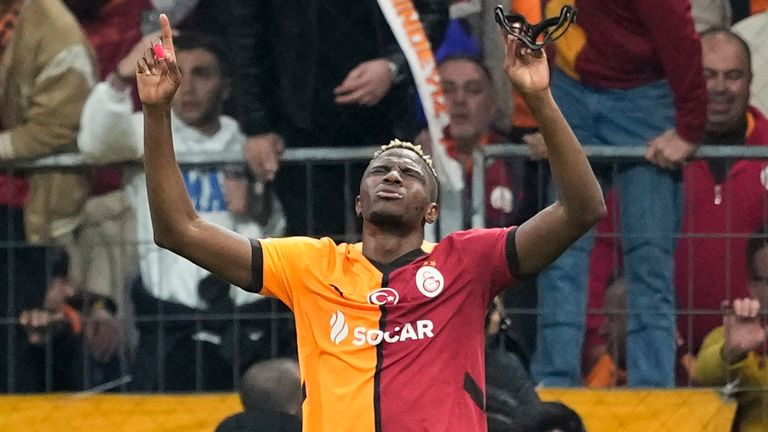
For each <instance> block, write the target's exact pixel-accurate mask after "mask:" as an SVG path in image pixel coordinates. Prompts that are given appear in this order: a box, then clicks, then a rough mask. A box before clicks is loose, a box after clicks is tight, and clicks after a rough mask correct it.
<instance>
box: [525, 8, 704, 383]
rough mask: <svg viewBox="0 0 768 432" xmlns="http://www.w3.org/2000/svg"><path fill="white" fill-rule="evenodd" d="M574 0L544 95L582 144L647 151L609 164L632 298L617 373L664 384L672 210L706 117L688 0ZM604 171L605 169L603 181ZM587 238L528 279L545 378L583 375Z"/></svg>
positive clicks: (669, 377) (671, 321)
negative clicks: (638, 158)
mask: <svg viewBox="0 0 768 432" xmlns="http://www.w3.org/2000/svg"><path fill="white" fill-rule="evenodd" d="M565 3H573V2H569V1H567V0H552V1H550V2H549V3H548V4H547V15H555V14H556V13H557V12H558V11H559V10H560V7H561V6H562V5H563V4H565ZM575 6H576V8H577V9H578V11H579V19H578V23H577V24H576V30H575V31H568V32H567V33H566V34H565V35H564V36H563V37H562V38H561V39H558V40H557V42H556V43H555V47H556V58H555V64H556V67H554V70H553V73H552V90H553V95H554V97H555V99H556V101H557V102H558V104H559V105H560V108H561V110H562V111H563V114H564V116H565V118H566V120H568V122H569V124H570V125H571V127H572V128H573V130H574V133H575V134H576V136H577V137H578V139H579V141H581V142H583V143H584V144H585V145H590V144H592V145H595V144H601V145H611V146H631V147H640V148H643V149H646V159H647V162H649V163H647V162H646V163H644V162H638V163H629V164H622V165H620V166H618V169H617V170H616V172H617V175H618V177H617V178H616V182H617V185H618V193H619V195H620V196H621V197H622V200H621V205H622V209H621V210H622V211H621V217H622V221H621V230H622V231H621V232H622V239H623V244H622V245H623V255H624V270H625V276H626V281H627V285H628V295H629V305H630V316H629V323H628V335H627V338H628V340H627V367H628V374H629V375H628V377H627V381H628V384H629V385H630V386H642V387H666V386H671V385H673V383H674V364H675V359H674V357H675V355H674V353H675V297H674V289H673V265H672V263H673V253H674V250H675V244H676V240H677V233H678V231H679V227H680V214H681V211H682V199H681V195H682V183H681V180H682V176H681V172H680V169H679V168H680V167H681V166H682V164H683V163H685V162H686V160H687V159H688V158H690V157H691V156H692V155H693V153H694V152H695V151H696V148H697V147H696V145H697V144H698V143H699V140H700V138H701V134H702V132H703V129H704V124H705V122H706V102H705V101H706V88H705V83H704V76H703V73H702V70H701V45H700V43H699V41H698V36H697V34H696V32H695V31H694V27H693V20H692V18H691V14H690V2H689V1H688V0H672V1H670V0H651V1H649V0H643V1H638V0H633V1H623V2H613V1H601V0H576V1H575ZM670 40H673V41H675V42H674V43H673V44H672V43H670ZM610 172H611V170H607V172H606V171H604V172H603V177H607V175H605V174H608V173H610ZM611 180H612V179H609V178H604V183H606V182H610V181H611ZM550 189H551V192H552V195H554V194H555V192H556V191H555V190H554V189H553V188H550ZM593 240H594V232H593V231H590V233H588V234H587V235H585V236H584V237H583V238H582V239H580V240H579V241H578V242H576V244H574V246H573V247H571V248H570V249H569V250H568V251H566V252H565V253H564V254H563V255H562V256H561V257H560V258H558V260H557V261H555V262H554V263H553V264H552V265H551V266H550V267H549V268H547V269H546V270H545V271H544V272H543V273H542V274H541V275H540V277H539V280H538V281H539V303H538V304H539V316H538V318H539V326H538V331H537V338H538V343H537V351H536V355H535V357H534V362H533V372H534V377H535V378H536V380H537V381H538V382H540V383H541V384H543V385H545V386H578V385H580V384H581V368H580V361H579V359H580V353H581V347H582V341H583V337H584V321H585V315H586V305H587V278H588V269H589V266H588V263H589V254H590V251H591V249H592V245H593Z"/></svg>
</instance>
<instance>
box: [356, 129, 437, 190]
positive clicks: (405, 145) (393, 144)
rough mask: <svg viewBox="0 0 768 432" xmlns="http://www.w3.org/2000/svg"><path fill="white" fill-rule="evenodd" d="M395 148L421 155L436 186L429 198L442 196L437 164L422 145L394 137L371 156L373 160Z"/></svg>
mask: <svg viewBox="0 0 768 432" xmlns="http://www.w3.org/2000/svg"><path fill="white" fill-rule="evenodd" d="M394 149H405V150H410V151H412V152H414V153H416V155H418V156H419V158H420V159H421V160H422V162H424V164H425V165H426V166H427V168H428V169H429V173H430V174H432V180H434V186H435V187H434V188H433V190H432V193H430V195H429V199H430V200H432V202H437V200H438V197H439V196H440V180H439V178H438V177H437V170H435V166H434V165H433V164H432V157H430V156H429V155H428V154H426V153H424V150H423V149H422V148H421V146H420V145H414V144H413V143H411V142H408V141H400V140H399V139H393V140H392V141H390V142H389V144H385V145H383V146H381V147H380V148H379V149H378V150H376V152H375V153H373V157H372V158H371V161H373V160H374V159H376V158H377V157H379V156H381V154H382V153H384V152H385V151H387V150H394Z"/></svg>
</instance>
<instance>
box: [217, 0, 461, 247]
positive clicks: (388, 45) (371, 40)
mask: <svg viewBox="0 0 768 432" xmlns="http://www.w3.org/2000/svg"><path fill="white" fill-rule="evenodd" d="M414 3H415V6H416V9H417V10H418V12H419V15H420V18H421V21H422V22H423V23H424V25H425V29H426V31H427V34H428V35H429V38H430V42H431V43H432V46H433V47H436V46H439V40H440V38H442V35H443V32H444V30H445V24H446V22H447V18H448V5H447V2H446V1H445V0H418V1H416V2H414ZM232 7H233V10H232V16H233V17H235V19H234V20H233V22H232V31H231V34H230V35H231V40H230V44H229V45H230V49H231V50H232V52H236V53H238V55H237V56H235V59H236V63H237V64H236V66H237V67H236V69H235V70H236V75H235V77H234V78H235V79H234V86H235V92H234V96H235V98H234V99H235V110H236V112H237V115H238V119H239V120H240V123H241V125H242V127H243V130H244V131H245V133H246V134H247V135H248V137H249V138H248V142H247V144H246V151H245V154H246V159H247V160H248V163H249V164H250V166H251V169H252V170H253V171H254V173H256V175H257V176H258V177H260V178H261V179H263V180H272V178H273V177H275V173H276V172H277V170H278V164H279V159H280V154H281V153H282V151H283V149H284V148H285V146H286V145H287V146H288V147H317V146H328V147H344V146H372V145H377V146H379V145H382V144H385V143H387V142H389V140H390V139H391V138H392V137H393V136H399V137H403V136H413V135H414V134H415V132H416V131H414V130H413V129H414V126H413V125H410V120H409V118H410V115H411V110H410V109H409V107H408V100H409V98H408V95H409V93H410V92H411V87H412V86H411V84H410V80H409V79H408V76H409V69H408V65H407V63H406V59H405V56H404V55H403V53H402V52H401V50H400V47H399V46H398V44H397V42H396V40H395V38H394V36H393V34H392V32H391V31H390V29H389V26H388V24H387V22H386V20H385V18H384V16H383V14H382V13H381V11H380V9H379V6H378V4H377V3H376V2H375V1H373V0H362V1H354V2H349V1H339V0H334V1H323V2H320V1H312V2H305V3H302V5H301V9H300V10H295V9H293V8H288V7H285V5H284V4H283V2H282V1H259V2H255V1H252V0H235V1H234V2H233V4H232ZM308 53H311V55H308ZM364 168H365V164H363V163H359V164H353V165H352V168H351V173H350V178H349V179H345V170H344V167H343V166H342V165H339V164H336V165H331V166H328V165H319V166H318V165H316V166H313V168H312V174H311V175H312V179H311V181H312V184H315V185H323V187H316V188H312V189H311V190H307V187H306V186H307V184H308V183H307V178H306V177H307V176H308V175H309V174H308V173H307V172H306V169H305V168H304V167H294V166H286V167H282V168H280V170H281V171H280V173H279V175H278V176H277V178H276V187H277V190H278V194H279V196H280V198H281V199H282V200H283V203H284V204H285V208H286V216H287V217H288V232H289V233H290V234H310V235H315V234H320V235H340V234H354V236H355V237H354V238H355V239H357V238H358V237H357V236H358V231H359V230H358V228H357V226H356V225H355V220H354V212H353V204H354V203H353V200H352V199H351V198H345V197H354V193H353V191H354V187H355V186H356V185H358V184H359V183H360V179H361V177H362V173H363V170H364ZM350 186H351V187H352V189H349V187H350ZM345 191H347V193H345ZM340 210H346V211H345V214H346V217H344V216H341V217H340V216H339V212H340ZM308 212H309V213H311V215H312V217H313V218H312V220H309V219H308V217H307V213H308Z"/></svg>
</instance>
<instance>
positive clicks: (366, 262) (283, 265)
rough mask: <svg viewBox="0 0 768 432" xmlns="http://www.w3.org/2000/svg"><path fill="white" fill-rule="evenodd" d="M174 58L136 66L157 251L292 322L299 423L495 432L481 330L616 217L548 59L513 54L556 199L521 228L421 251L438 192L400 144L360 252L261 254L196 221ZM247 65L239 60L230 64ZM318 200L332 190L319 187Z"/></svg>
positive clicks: (512, 69)
mask: <svg viewBox="0 0 768 432" xmlns="http://www.w3.org/2000/svg"><path fill="white" fill-rule="evenodd" d="M161 24H162V31H163V44H164V51H163V52H161V54H164V55H163V56H162V57H163V58H162V59H159V58H157V57H156V56H154V55H153V53H152V51H148V52H147V54H146V56H145V57H144V58H143V59H141V60H140V61H139V64H138V65H137V75H136V77H137V81H138V88H139V95H140V97H141V101H142V103H143V107H144V117H145V123H144V124H145V129H144V146H145V168H146V176H147V190H148V197H149V204H150V209H151V212H152V224H153V230H154V238H155V241H156V242H157V244H158V245H160V246H162V247H165V248H167V249H169V250H172V251H174V252H175V253H178V254H179V255H182V256H184V257H186V258H188V259H189V260H191V261H193V262H195V263H197V264H198V265H200V266H202V267H204V268H206V269H209V270H210V271H211V272H214V273H216V274H218V275H220V276H221V277H223V278H224V279H226V280H228V281H230V282H231V283H233V284H235V285H238V286H240V287H243V288H244V289H247V290H251V291H256V292H260V293H262V294H265V295H270V296H275V297H277V298H279V299H281V300H282V301H283V302H285V303H286V304H287V305H288V306H289V307H290V308H291V309H292V310H293V311H294V312H295V316H296V327H297V334H298V336H297V337H298V346H299V361H300V368H301V380H302V383H303V384H302V385H303V389H304V394H305V395H306V400H305V401H304V403H303V409H302V413H303V424H304V429H305V430H311V431H344V430H354V431H382V430H383V431H411V430H418V431H423V430H430V431H484V430H485V427H486V426H485V414H484V399H485V398H484V394H483V393H484V391H483V389H484V384H483V382H484V370H483V350H484V333H483V324H484V318H485V311H486V309H487V307H488V305H489V304H490V302H491V300H492V299H493V297H494V296H495V295H496V294H497V293H498V292H499V291H500V290H501V289H503V288H505V287H509V286H512V285H514V283H515V281H516V280H519V279H520V278H523V277H526V276H528V275H533V274H536V273H537V272H539V271H540V270H541V269H542V268H544V267H545V266H546V265H547V264H549V263H550V262H552V260H554V259H555V258H556V257H557V256H558V255H559V254H560V253H561V252H562V251H563V250H565V249H566V248H567V247H568V246H569V245H570V244H571V243H572V242H573V241H575V240H576V239H577V238H579V237H580V236H581V235H582V234H584V233H585V232H586V231H587V230H588V229H590V228H591V227H592V226H593V225H594V224H596V223H597V221H599V220H600V219H601V218H602V217H603V215H604V214H605V211H606V210H605V203H604V202H603V197H602V193H601V191H600V187H599V185H598V183H597V180H596V178H595V176H594V174H593V172H592V169H591V168H590V166H589V163H588V161H587V158H586V157H585V155H584V152H583V151H582V149H581V147H580V145H579V143H578V141H577V140H576V138H575V137H574V135H573V133H572V132H571V130H570V129H569V127H568V125H567V124H566V122H565V120H564V119H563V117H562V115H561V114H560V112H559V110H558V108H557V106H556V105H555V103H554V101H553V99H552V97H551V94H550V91H549V71H548V67H547V62H546V58H545V55H544V53H543V52H542V51H530V50H527V49H525V48H522V47H520V46H518V44H517V42H516V41H515V40H514V39H509V40H508V41H507V45H506V50H507V54H506V56H507V58H506V63H505V70H506V73H507V75H508V77H509V79H510V81H511V83H512V84H513V85H514V86H515V87H516V89H517V91H519V92H520V93H521V94H522V95H524V97H525V99H526V102H527V103H528V105H529V106H530V107H531V109H532V111H533V113H534V114H535V115H536V118H537V120H538V121H539V124H540V125H541V132H542V134H543V136H544V138H545V142H547V144H548V152H549V162H550V165H551V168H552V175H553V177H554V179H555V180H556V181H557V183H558V185H559V186H560V188H561V194H560V200H559V201H557V202H555V203H554V204H553V205H551V206H550V207H548V208H546V209H544V210H543V211H541V212H540V213H538V214H537V215H535V216H534V217H533V218H531V219H530V220H528V221H527V222H525V223H524V224H522V225H520V226H519V227H511V228H495V229H481V230H471V231H463V232H457V233H454V234H452V235H449V236H448V237H446V238H445V239H444V240H442V241H441V242H440V243H438V244H430V243H425V242H424V223H425V222H432V221H434V220H435V219H436V218H437V215H438V204H437V202H436V201H437V196H438V193H437V192H438V191H437V188H438V184H437V179H436V176H435V172H434V170H433V169H432V166H431V163H430V159H429V158H428V157H427V156H425V155H424V154H423V153H422V152H421V150H420V148H418V147H416V146H413V145H411V144H407V143H402V142H399V141H393V142H392V143H390V144H389V145H387V146H384V147H382V149H381V151H379V152H377V153H376V154H375V155H374V157H373V159H372V160H371V162H370V164H369V165H368V167H367V169H366V170H365V174H364V176H363V180H362V182H361V184H360V194H359V195H358V197H357V198H356V201H355V208H356V210H357V213H358V214H359V215H360V216H361V217H362V218H363V241H362V243H359V244H335V243H334V242H333V241H332V240H331V239H329V238H323V239H312V238H306V237H292V238H283V239H268V240H260V241H251V240H249V239H247V238H245V237H243V236H240V235H239V234H236V233H234V232H231V231H229V230H226V229H223V228H221V227H219V226H217V225H215V224H212V223H210V222H207V221H205V220H203V219H202V218H200V217H198V216H197V214H196V212H195V210H194V208H193V207H192V205H191V204H190V202H189V199H188V198H187V195H186V192H185V189H184V183H183V181H182V178H181V176H180V174H179V170H178V166H177V164H176V161H175V159H174V153H173V143H172V135H171V127H170V118H171V117H170V109H169V104H170V101H171V99H172V97H173V94H174V92H175V91H176V89H177V88H178V85H179V83H180V81H181V79H182V77H181V74H180V73H179V70H178V67H177V65H176V60H175V53H174V49H173V39H172V36H171V29H170V24H169V23H168V19H167V18H166V17H165V16H163V17H162V18H161ZM233 55H237V53H233ZM318 187H322V185H318Z"/></svg>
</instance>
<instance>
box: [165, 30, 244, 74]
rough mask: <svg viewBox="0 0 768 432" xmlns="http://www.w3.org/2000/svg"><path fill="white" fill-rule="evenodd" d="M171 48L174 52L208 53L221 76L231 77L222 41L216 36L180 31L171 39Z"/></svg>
mask: <svg viewBox="0 0 768 432" xmlns="http://www.w3.org/2000/svg"><path fill="white" fill-rule="evenodd" d="M173 48H174V49H175V50H176V51H189V50H194V49H201V50H204V51H208V52H209V53H211V54H213V56H214V57H216V61H217V62H218V63H219V68H220V69H221V74H222V75H223V76H224V77H226V78H229V77H230V76H232V65H231V64H230V62H229V57H228V56H227V48H226V45H225V44H224V41H223V40H221V39H220V38H219V37H217V36H214V35H211V34H207V33H201V32H195V31H186V30H184V31H180V32H179V34H178V35H175V36H174V37H173Z"/></svg>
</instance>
